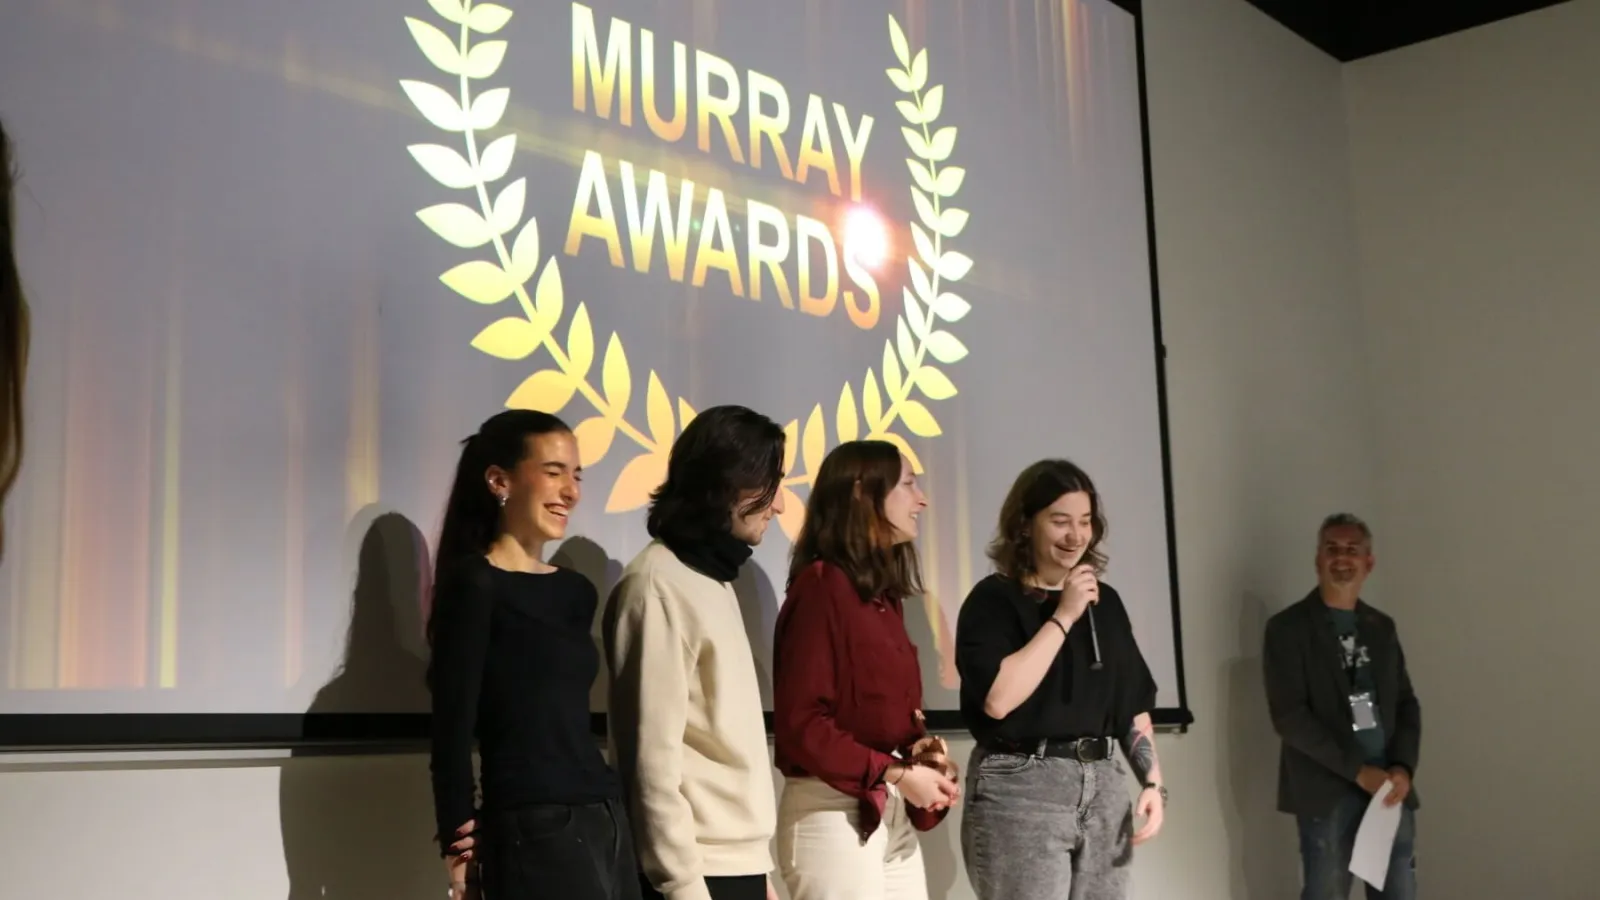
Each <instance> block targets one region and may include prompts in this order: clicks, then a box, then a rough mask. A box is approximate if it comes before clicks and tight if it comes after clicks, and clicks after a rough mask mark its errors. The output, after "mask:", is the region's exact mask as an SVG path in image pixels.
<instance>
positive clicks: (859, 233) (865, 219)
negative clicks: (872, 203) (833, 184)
mask: <svg viewBox="0 0 1600 900" xmlns="http://www.w3.org/2000/svg"><path fill="white" fill-rule="evenodd" d="M843 234H844V252H845V254H846V255H848V256H852V257H855V258H856V259H857V260H859V261H860V262H861V263H862V264H863V265H865V266H867V267H868V268H873V269H876V268H878V267H879V266H881V265H883V263H884V261H886V260H887V259H888V258H889V226H888V225H887V223H885V222H884V220H883V217H882V216H880V215H878V213H877V211H876V210H874V209H872V208H871V207H869V206H855V207H851V209H850V211H849V212H848V213H846V214H845V217H844V229H843Z"/></svg>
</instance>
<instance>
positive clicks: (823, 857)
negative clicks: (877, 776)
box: [778, 778, 928, 900]
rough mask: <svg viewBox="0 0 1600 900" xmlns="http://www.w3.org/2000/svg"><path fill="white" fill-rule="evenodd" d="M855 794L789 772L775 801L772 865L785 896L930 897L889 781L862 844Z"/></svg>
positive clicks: (794, 899)
mask: <svg viewBox="0 0 1600 900" xmlns="http://www.w3.org/2000/svg"><path fill="white" fill-rule="evenodd" d="M860 821H861V812H860V801H859V800H857V799H856V798H854V797H850V796H847V795H845V794H841V793H839V792H838V791H836V790H834V789H833V788H831V787H828V786H827V785H826V784H823V783H822V782H821V781H818V780H817V779H815V778H791V779H787V780H786V781H785V782H784V785H783V795H782V796H781V798H780V799H779V800H778V871H779V873H780V874H781V875H782V876H783V882H784V884H785V885H786V886H787V887H788V888H789V897H790V900H928V877H927V873H926V872H925V871H924V870H923V866H922V847H921V845H920V844H918V843H917V831H916V829H915V828H913V827H912V826H911V818H910V817H909V816H907V815H906V807H905V801H904V800H903V799H902V798H901V796H900V792H899V791H898V790H896V789H895V788H894V787H890V788H889V800H888V802H887V803H886V804H884V810H883V821H882V822H881V823H880V824H879V825H878V830H877V831H874V832H873V833H872V836H871V837H870V838H868V839H867V842H866V843H865V844H863V843H862V842H861V837H860V835H859V833H858V831H857V828H858V825H859V823H860Z"/></svg>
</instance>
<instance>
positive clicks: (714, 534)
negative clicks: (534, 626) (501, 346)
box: [603, 406, 784, 900]
mask: <svg viewBox="0 0 1600 900" xmlns="http://www.w3.org/2000/svg"><path fill="white" fill-rule="evenodd" d="M783 451H784V434H783V429H782V428H780V427H778V425H777V424H776V423H774V422H773V421H772V420H770V419H768V418H767V417H765V416H763V415H761V414H759V413H756V412H753V411H751V410H749V409H745V408H744V407H740V406H719V407H714V408H712V409H708V410H706V411H704V412H702V413H700V414H699V415H698V416H696V417H695V419H694V420H693V421H692V422H690V423H689V425H688V427H686V428H685V429H684V430H683V434H682V435H680V436H679V438H678V440H677V442H676V443H674V444H673V447H672V452H671V455H670V457H669V460H668V463H667V477H666V481H665V482H663V483H662V485H661V487H659V488H658V489H657V490H656V492H655V494H654V496H653V498H652V501H651V506H650V516H649V520H648V525H647V527H648V530H649V533H650V537H651V539H652V540H651V543H650V544H649V545H648V546H647V547H645V549H644V550H643V551H642V552H640V554H639V555H638V556H637V557H635V558H634V559H633V561H632V562H631V563H629V564H628V567H627V568H626V569H625V570H624V571H623V573H622V579H621V581H620V582H618V584H617V586H616V588H615V589H614V590H613V591H612V593H611V597H610V600H609V602H608V603H607V606H606V613H605V617H604V619H603V632H604V642H605V653H606V659H607V661H608V663H609V665H610V669H611V694H610V714H609V717H608V720H609V723H610V729H609V730H610V742H611V752H612V759H613V760H614V761H615V765H616V767H617V771H618V772H619V773H620V774H621V775H622V779H623V783H624V786H625V788H626V791H627V794H628V801H629V805H630V811H631V814H632V822H633V828H634V834H635V842H636V844H637V851H638V857H639V863H640V866H641V868H642V869H643V872H642V873H641V876H640V877H641V880H642V882H643V883H642V885H641V887H642V888H643V889H644V891H643V893H644V896H645V897H646V898H651V897H662V898H665V900H776V896H777V895H776V893H775V892H774V891H773V888H772V883H771V878H770V875H771V872H772V870H773V863H772V854H771V849H770V847H771V841H772V836H773V833H774V832H775V831H776V829H777V810H776V802H775V800H774V798H773V791H772V763H771V760H770V759H769V757H768V755H767V730H766V723H765V719H764V717H763V715H762V709H761V694H760V690H759V688H758V687H757V684H758V682H757V680H756V668H755V659H754V657H753V656H752V655H751V652H750V643H749V639H748V638H747V637H746V632H745V627H744V620H743V618H742V616H741V615H740V612H739V602H738V599H737V598H736V597H735V596H734V592H733V581H734V579H735V578H736V577H737V575H738V572H739V567H740V566H742V565H743V564H744V562H745V561H746V560H748V559H749V558H750V555H751V552H752V548H753V547H754V546H755V545H756V544H759V543H761V538H762V536H763V535H764V534H765V533H766V530H767V526H768V524H769V523H770V522H771V520H772V517H773V516H774V515H777V514H781V513H782V512H783V500H782V496H781V494H780V492H779V486H780V485H779V483H780V481H781V479H782V475H783V472H782V466H783Z"/></svg>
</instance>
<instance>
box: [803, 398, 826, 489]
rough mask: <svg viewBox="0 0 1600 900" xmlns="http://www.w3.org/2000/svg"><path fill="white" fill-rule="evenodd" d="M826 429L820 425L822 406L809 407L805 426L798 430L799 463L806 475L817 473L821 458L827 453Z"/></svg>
mask: <svg viewBox="0 0 1600 900" xmlns="http://www.w3.org/2000/svg"><path fill="white" fill-rule="evenodd" d="M826 428H827V426H825V425H823V423H822V404H820V403H818V404H817V405H816V406H813V407H811V415H809V416H807V417H806V425H805V427H804V428H802V429H801V430H800V462H801V464H802V465H804V466H805V467H806V472H807V473H808V474H811V475H815V474H816V473H817V469H818V468H819V467H821V465H822V457H823V456H825V455H826V454H827V452H828V433H827V430H826Z"/></svg>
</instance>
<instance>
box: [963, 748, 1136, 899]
mask: <svg viewBox="0 0 1600 900" xmlns="http://www.w3.org/2000/svg"><path fill="white" fill-rule="evenodd" d="M1125 778H1126V775H1125V774H1124V769H1123V766H1122V759H1121V757H1120V756H1115V755H1113V757H1112V758H1111V759H1108V760H1101V761H1099V762H1091V763H1080V762H1078V761H1076V760H1068V759H1052V758H1047V757H1036V756H1028V755H1026V754H1016V753H989V752H987V751H985V750H983V749H982V748H979V749H977V750H975V751H973V754H972V759H971V761H970V762H969V763H968V764H967V791H966V793H967V796H966V810H965V811H964V812H963V814H962V818H961V855H962V858H963V859H964V860H965V862H966V864H967V877H968V878H969V879H970V880H971V882H972V887H973V890H974V891H976V892H977V894H978V900H1123V898H1125V897H1126V896H1127V895H1128V872H1129V867H1130V866H1131V865H1132V863H1133V844H1132V838H1133V801H1132V799H1131V798H1130V797H1129V796H1128V787H1127V783H1126V781H1125Z"/></svg>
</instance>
